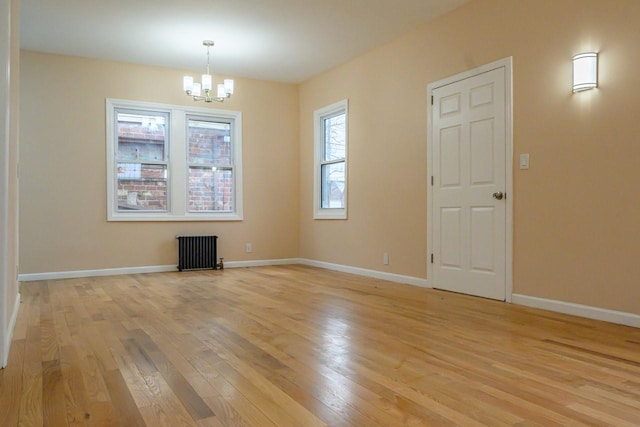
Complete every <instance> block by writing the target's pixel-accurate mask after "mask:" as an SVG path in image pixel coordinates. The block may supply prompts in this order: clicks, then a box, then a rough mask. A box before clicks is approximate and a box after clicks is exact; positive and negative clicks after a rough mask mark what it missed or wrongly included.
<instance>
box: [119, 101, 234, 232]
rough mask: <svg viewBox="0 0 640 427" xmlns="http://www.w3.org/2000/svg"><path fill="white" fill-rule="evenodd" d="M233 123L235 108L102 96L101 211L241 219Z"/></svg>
mask: <svg viewBox="0 0 640 427" xmlns="http://www.w3.org/2000/svg"><path fill="white" fill-rule="evenodd" d="M241 129H242V128H241V114H240V113H239V112H235V111H226V110H211V109H205V108H196V107H194V108H186V107H181V106H173V105H164V104H154V103H145V102H136V101H125V100H112V99H108V100H107V197H108V200H107V209H108V212H107V216H108V219H109V220H110V221H192V220H240V219H242V157H241V154H242V145H241V143H242V141H241Z"/></svg>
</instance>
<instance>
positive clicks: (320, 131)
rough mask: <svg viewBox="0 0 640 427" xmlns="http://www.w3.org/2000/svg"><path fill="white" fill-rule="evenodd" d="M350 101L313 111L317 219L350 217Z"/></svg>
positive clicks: (315, 216) (315, 214) (315, 210)
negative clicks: (348, 215) (348, 104)
mask: <svg viewBox="0 0 640 427" xmlns="http://www.w3.org/2000/svg"><path fill="white" fill-rule="evenodd" d="M347 129H348V126H347V100H343V101H340V102H337V103H335V104H332V105H329V106H327V107H324V108H321V109H319V110H316V111H315V113H314V134H315V135H314V137H315V168H314V173H315V179H314V218H315V219H346V218H347Z"/></svg>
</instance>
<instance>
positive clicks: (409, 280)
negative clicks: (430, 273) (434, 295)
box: [19, 258, 431, 288]
mask: <svg viewBox="0 0 640 427" xmlns="http://www.w3.org/2000/svg"><path fill="white" fill-rule="evenodd" d="M289 264H302V265H308V266H311V267H320V268H324V269H327V270H334V271H341V272H343V273H351V274H357V275H359V276H365V277H371V278H374V279H381V280H388V281H390V282H396V283H406V284H409V285H414V286H420V287H423V288H430V287H431V285H430V283H429V281H428V280H425V279H421V278H419V277H413V276H404V275H401V274H393V273H385V272H383V271H376V270H368V269H366V268H360V267H351V266H348V265H340V264H332V263H329V262H323V261H314V260H310V259H304V258H282V259H257V260H249V261H226V262H225V263H224V268H246V267H262V266H268V265H289ZM169 271H178V267H177V266H176V265H154V266H146V267H123V268H105V269H99V270H78V271H56V272H48V273H30V274H21V275H20V277H19V280H20V281H21V282H31V281H35V280H56V279H77V278H81V277H97V276H117V275H122V274H142V273H165V272H169Z"/></svg>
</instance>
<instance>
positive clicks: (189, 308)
mask: <svg viewBox="0 0 640 427" xmlns="http://www.w3.org/2000/svg"><path fill="white" fill-rule="evenodd" d="M18 425H19V426H41V425H45V426H55V427H59V426H84V425H87V426H112V425H113V426H116V425H118V426H126V427H132V426H145V425H146V426H150V427H157V426H171V427H176V426H199V427H204V426H259V427H263V426H265V427H266V426H278V427H283V426H301V427H307V426H320V425H329V426H366V427H371V426H405V425H406V426H438V425H461V426H480V425H488V426H499V425H521V426H525V425H527V426H528V425H541V426H554V425H555V426H561V425H562V426H566V425H571V426H574V425H614V426H638V425H640V329H634V328H630V327H625V326H620V325H613V324H607V323H603V322H598V321H591V320H586V319H580V318H576V317H571V316H565V315H560V314H555V313H550V312H545V311H541V310H535V309H530V308H525V307H519V306H515V305H510V304H506V303H501V302H495V301H489V300H484V299H479V298H474V297H469V296H464V295H456V294H451V293H447V292H442V291H436V290H431V289H422V288H418V287H411V286H405V285H398V284H393V283H389V282H384V281H380V280H375V279H369V278H363V277H359V276H353V275H348V274H342V273H336V272H331V271H326V270H321V269H315V268H310V267H304V266H277V267H261V268H249V269H228V270H224V271H202V272H183V273H161V274H145V275H129V276H113V277H101V278H84V279H70V280H57V281H48V282H44V281H43V282H30V283H25V284H23V286H22V304H21V307H20V312H19V317H18V322H17V326H16V329H15V333H14V340H13V345H12V348H11V354H10V360H9V366H8V367H7V368H6V369H4V370H0V426H3V427H12V426H18Z"/></svg>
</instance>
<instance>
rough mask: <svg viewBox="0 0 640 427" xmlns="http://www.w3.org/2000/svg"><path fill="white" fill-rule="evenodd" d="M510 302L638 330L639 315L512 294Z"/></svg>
mask: <svg viewBox="0 0 640 427" xmlns="http://www.w3.org/2000/svg"><path fill="white" fill-rule="evenodd" d="M512 302H513V303H514V304H519V305H524V306H527V307H533V308H540V309H543V310H549V311H555V312H557V313H563V314H570V315H572V316H579V317H586V318H588V319H595V320H602V321H605V322H611V323H618V324H620V325H627V326H633V327H635V328H640V315H637V314H633V313H626V312H624V311H615V310H608V309H605V308H599V307H593V306H589V305H582V304H574V303H572V302H564V301H557V300H551V299H546V298H538V297H531V296H528V295H520V294H513V295H512Z"/></svg>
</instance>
